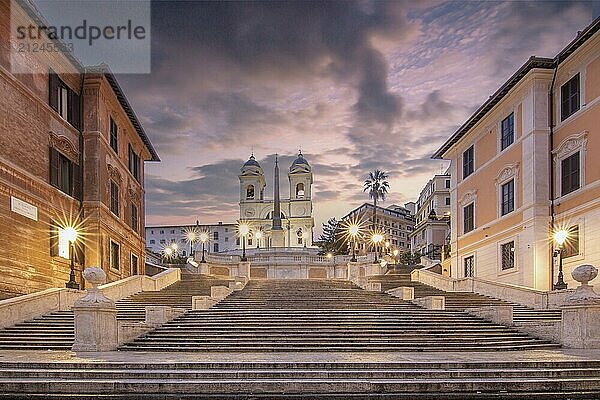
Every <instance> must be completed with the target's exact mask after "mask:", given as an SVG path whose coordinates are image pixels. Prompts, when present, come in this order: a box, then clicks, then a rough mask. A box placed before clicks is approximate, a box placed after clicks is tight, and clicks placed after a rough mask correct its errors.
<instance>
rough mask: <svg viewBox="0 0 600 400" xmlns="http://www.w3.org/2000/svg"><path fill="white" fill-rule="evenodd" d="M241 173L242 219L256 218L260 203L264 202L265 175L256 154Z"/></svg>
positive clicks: (239, 176) (243, 167)
mask: <svg viewBox="0 0 600 400" xmlns="http://www.w3.org/2000/svg"><path fill="white" fill-rule="evenodd" d="M240 171H241V172H240V174H239V175H238V178H239V180H240V219H247V218H256V217H257V216H258V212H259V209H258V203H261V202H262V201H263V200H264V193H265V186H266V181H265V173H264V171H263V169H262V167H261V166H260V164H259V163H258V161H256V158H254V154H253V155H251V156H250V158H249V159H248V161H246V162H245V163H244V165H243V166H242V168H241V169H240Z"/></svg>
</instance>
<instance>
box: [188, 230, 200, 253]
mask: <svg viewBox="0 0 600 400" xmlns="http://www.w3.org/2000/svg"><path fill="white" fill-rule="evenodd" d="M185 240H187V241H188V242H189V243H190V257H193V256H194V243H195V242H196V241H197V240H198V232H196V230H194V229H192V230H189V231H187V232H186V233H185Z"/></svg>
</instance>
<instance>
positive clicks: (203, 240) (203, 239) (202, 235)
mask: <svg viewBox="0 0 600 400" xmlns="http://www.w3.org/2000/svg"><path fill="white" fill-rule="evenodd" d="M198 240H200V242H201V243H202V260H200V262H201V263H205V262H206V260H205V259H204V244H205V243H206V241H207V240H208V233H207V232H204V231H202V232H200V234H198Z"/></svg>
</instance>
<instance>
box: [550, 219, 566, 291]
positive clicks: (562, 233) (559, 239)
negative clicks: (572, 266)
mask: <svg viewBox="0 0 600 400" xmlns="http://www.w3.org/2000/svg"><path fill="white" fill-rule="evenodd" d="M553 236H554V241H555V242H556V244H557V245H558V249H556V250H555V251H554V255H555V256H558V279H557V281H556V283H555V284H554V290H563V289H566V288H567V284H566V283H565V281H564V278H563V263H562V259H563V258H562V251H563V245H564V244H565V241H566V240H567V239H568V238H569V232H568V231H566V230H565V229H560V230H558V231H555V232H554V235H553Z"/></svg>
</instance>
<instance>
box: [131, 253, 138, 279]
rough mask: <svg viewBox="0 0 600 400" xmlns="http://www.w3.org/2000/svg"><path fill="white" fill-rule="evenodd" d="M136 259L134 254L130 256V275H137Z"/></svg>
mask: <svg viewBox="0 0 600 400" xmlns="http://www.w3.org/2000/svg"><path fill="white" fill-rule="evenodd" d="M138 264H139V261H138V257H137V256H136V255H135V254H131V275H137V274H138V273H139V272H138Z"/></svg>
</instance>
